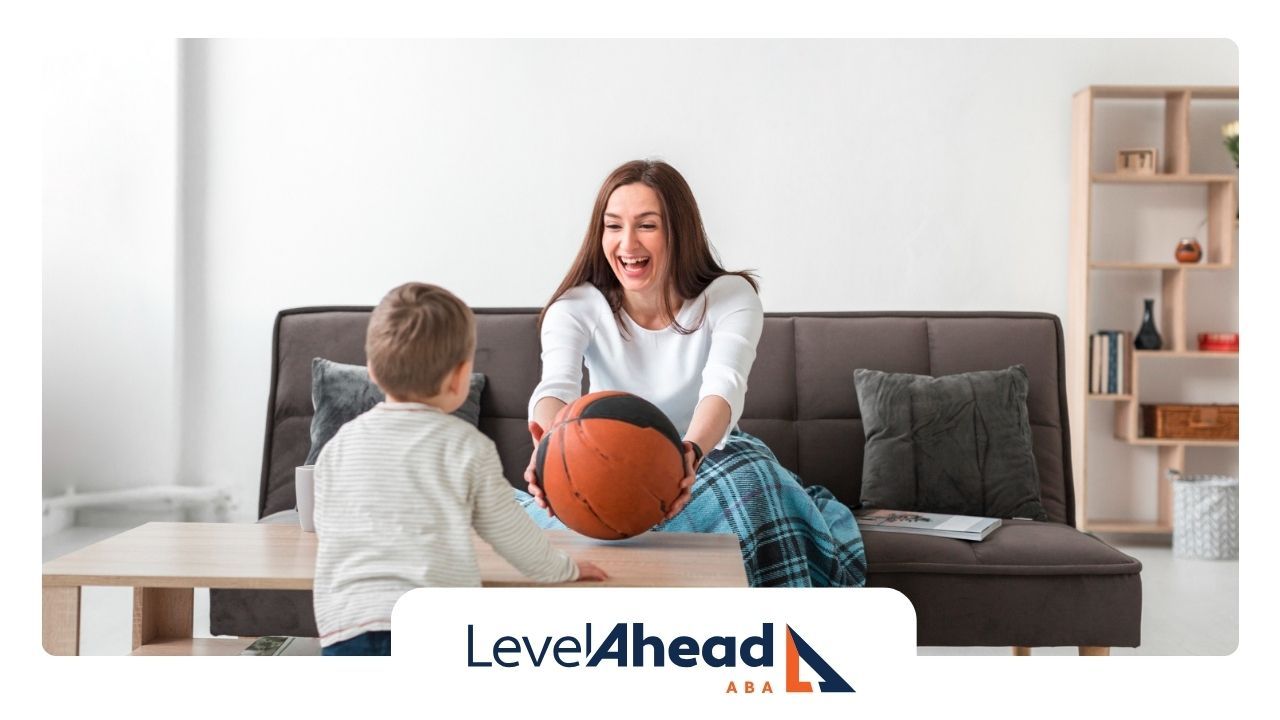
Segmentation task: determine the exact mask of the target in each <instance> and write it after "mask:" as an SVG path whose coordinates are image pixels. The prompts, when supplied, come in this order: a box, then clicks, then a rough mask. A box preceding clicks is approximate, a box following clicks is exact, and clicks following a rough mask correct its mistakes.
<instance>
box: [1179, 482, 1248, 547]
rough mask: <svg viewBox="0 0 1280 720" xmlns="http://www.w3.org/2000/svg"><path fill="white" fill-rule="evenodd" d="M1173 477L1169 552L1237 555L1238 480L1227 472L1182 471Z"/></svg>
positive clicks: (1238, 534) (1238, 536)
mask: <svg viewBox="0 0 1280 720" xmlns="http://www.w3.org/2000/svg"><path fill="white" fill-rule="evenodd" d="M1169 478H1170V479H1171V480H1172V481H1173V556H1174V557H1179V558H1200V559H1204V560H1235V559H1236V558H1238V557H1239V556H1240V481H1239V480H1237V479H1236V478H1233V477H1230V476H1228V475H1183V474H1182V473H1180V472H1178V471H1177V470H1170V471H1169Z"/></svg>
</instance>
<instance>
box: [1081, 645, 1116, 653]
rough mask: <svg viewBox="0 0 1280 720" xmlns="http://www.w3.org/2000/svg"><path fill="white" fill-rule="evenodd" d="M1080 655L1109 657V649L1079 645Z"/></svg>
mask: <svg viewBox="0 0 1280 720" xmlns="http://www.w3.org/2000/svg"><path fill="white" fill-rule="evenodd" d="M1080 654H1081V655H1110V654H1111V648H1109V647H1102V646H1098V645H1081V646H1080Z"/></svg>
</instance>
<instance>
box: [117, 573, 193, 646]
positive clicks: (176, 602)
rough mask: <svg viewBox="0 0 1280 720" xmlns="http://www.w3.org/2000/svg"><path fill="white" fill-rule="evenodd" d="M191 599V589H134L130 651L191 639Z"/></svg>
mask: <svg viewBox="0 0 1280 720" xmlns="http://www.w3.org/2000/svg"><path fill="white" fill-rule="evenodd" d="M195 597H196V591H195V589H194V588H145V587H136V588H134V589H133V649H134V650H137V649H138V648H140V647H142V646H143V645H147V644H149V643H153V642H158V641H160V640H176V639H179V638H189V637H191V632H192V623H193V622H194V621H195Z"/></svg>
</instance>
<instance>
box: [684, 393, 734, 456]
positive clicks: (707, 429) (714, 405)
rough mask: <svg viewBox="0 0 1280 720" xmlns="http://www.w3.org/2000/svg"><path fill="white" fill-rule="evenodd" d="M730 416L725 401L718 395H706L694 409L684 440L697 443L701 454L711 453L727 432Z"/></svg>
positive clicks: (727, 403)
mask: <svg viewBox="0 0 1280 720" xmlns="http://www.w3.org/2000/svg"><path fill="white" fill-rule="evenodd" d="M732 416H733V415H732V411H731V410H730V408H729V402H728V401H727V400H725V399H724V398H722V397H720V396H719V395H708V396H706V397H704V398H702V400H701V401H700V402H699V403H698V407H696V408H694V410H693V420H692V421H691V422H690V423H689V432H687V433H685V435H684V439H685V440H690V441H693V442H695V443H697V444H698V447H700V448H702V451H703V452H711V450H712V448H714V447H716V445H717V443H719V442H720V440H721V438H723V437H724V436H725V434H726V433H728V432H729V422H730V420H731V419H732Z"/></svg>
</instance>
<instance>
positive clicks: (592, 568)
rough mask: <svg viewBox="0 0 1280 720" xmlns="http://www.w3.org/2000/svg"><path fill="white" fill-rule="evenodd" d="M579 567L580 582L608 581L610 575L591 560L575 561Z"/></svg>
mask: <svg viewBox="0 0 1280 720" xmlns="http://www.w3.org/2000/svg"><path fill="white" fill-rule="evenodd" d="M574 562H575V563H577V565H578V580H608V579H609V573H607V572H605V571H604V570H603V569H602V568H601V567H600V566H599V565H596V564H595V563H593V562H591V561H589V560H574Z"/></svg>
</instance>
